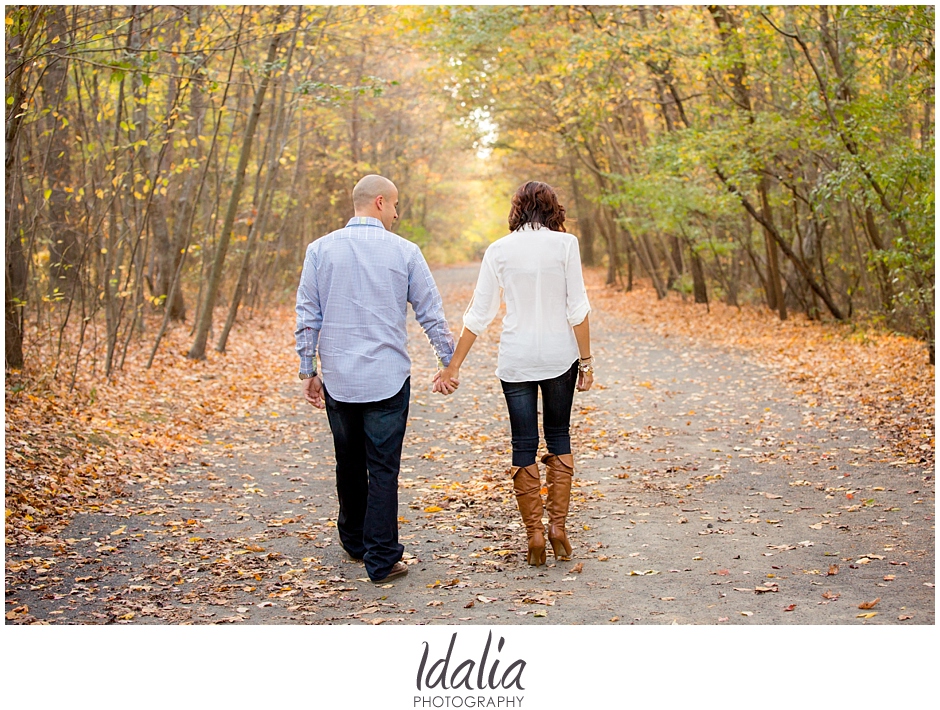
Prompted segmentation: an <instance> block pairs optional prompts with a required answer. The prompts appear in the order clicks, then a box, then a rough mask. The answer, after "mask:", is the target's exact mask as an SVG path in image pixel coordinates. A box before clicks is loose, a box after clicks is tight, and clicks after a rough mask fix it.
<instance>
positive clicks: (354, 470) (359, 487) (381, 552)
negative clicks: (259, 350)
mask: <svg viewBox="0 0 940 710" xmlns="http://www.w3.org/2000/svg"><path fill="white" fill-rule="evenodd" d="M324 392H326V388H325V387H324ZM410 397H411V378H408V379H406V380H405V384H404V385H402V388H401V389H400V390H399V391H398V394H396V395H393V396H391V397H389V398H388V399H383V400H381V401H379V402H364V403H357V402H338V401H337V400H335V399H333V398H332V397H330V395H329V393H328V392H326V416H327V419H329V422H330V430H331V431H332V432H333V446H334V448H335V450H336V492H337V494H338V496H339V517H338V518H337V520H336V528H337V530H338V531H339V539H340V542H341V543H342V545H343V547H344V548H345V549H346V551H347V552H348V553H349V554H350V555H352V556H353V557H357V558H360V559H362V560H363V561H364V562H365V565H366V572H368V573H369V577H370V578H371V579H382V578H384V577H385V576H386V575H388V573H389V570H391V569H392V566H393V565H394V564H395V563H396V562H398V561H399V560H400V559H401V556H402V553H404V551H405V548H404V546H402V545H401V544H400V543H399V542H398V470H399V468H400V467H401V447H402V441H403V440H404V438H405V425H406V424H407V422H408V401H409V398H410Z"/></svg>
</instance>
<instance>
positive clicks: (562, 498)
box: [542, 454, 574, 560]
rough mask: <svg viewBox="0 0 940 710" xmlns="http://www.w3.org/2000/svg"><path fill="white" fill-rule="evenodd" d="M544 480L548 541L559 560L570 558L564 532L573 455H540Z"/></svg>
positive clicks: (569, 496)
mask: <svg viewBox="0 0 940 710" xmlns="http://www.w3.org/2000/svg"><path fill="white" fill-rule="evenodd" d="M542 463H544V464H545V480H546V482H547V483H548V500H547V501H546V505H545V507H546V508H548V541H549V542H550V543H551V544H552V552H554V553H555V558H556V559H559V560H570V559H571V543H570V542H568V534H567V533H566V532H565V519H566V518H567V517H568V504H569V502H570V501H571V478H572V476H573V475H574V457H572V455H571V454H559V455H557V456H556V455H555V454H548V455H547V456H543V457H542Z"/></svg>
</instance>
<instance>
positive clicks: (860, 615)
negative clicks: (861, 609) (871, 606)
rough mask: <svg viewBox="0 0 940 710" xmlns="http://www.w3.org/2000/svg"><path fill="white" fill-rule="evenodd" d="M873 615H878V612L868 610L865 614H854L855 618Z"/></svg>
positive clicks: (869, 617)
mask: <svg viewBox="0 0 940 710" xmlns="http://www.w3.org/2000/svg"><path fill="white" fill-rule="evenodd" d="M875 616H878V612H877V611H870V612H868V613H867V614H856V615H855V618H856V619H871V618H873V617H875Z"/></svg>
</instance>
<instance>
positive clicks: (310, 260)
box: [294, 217, 454, 402]
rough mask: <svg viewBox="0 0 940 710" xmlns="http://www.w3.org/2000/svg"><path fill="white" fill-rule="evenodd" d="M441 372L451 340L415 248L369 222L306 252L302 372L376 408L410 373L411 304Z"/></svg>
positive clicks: (343, 397) (300, 309)
mask: <svg viewBox="0 0 940 710" xmlns="http://www.w3.org/2000/svg"><path fill="white" fill-rule="evenodd" d="M409 303H410V304H411V305H412V307H413V308H414V312H415V319H416V320H417V321H418V323H420V324H421V327H422V328H424V332H425V333H426V334H427V336H428V340H429V341H430V342H431V346H432V347H433V348H434V351H435V352H436V353H437V357H438V358H439V359H440V361H441V362H443V363H444V365H447V364H449V363H450V358H451V356H452V355H453V354H454V337H453V335H451V332H450V328H449V327H448V325H447V321H446V320H445V318H444V306H443V303H442V302H441V295H440V293H439V292H438V290H437V285H436V284H435V283H434V278H433V277H432V276H431V270H430V269H429V268H428V264H427V262H426V261H425V260H424V255H423V254H422V253H421V250H420V249H419V248H418V246H417V245H416V244H413V243H412V242H409V241H408V240H406V239H402V238H401V237H399V236H398V235H396V234H392V233H391V232H388V231H386V230H385V228H384V227H383V226H382V223H381V222H380V221H379V220H377V219H376V218H374V217H353V218H352V219H351V220H349V222H348V223H347V224H346V226H345V227H344V228H343V229H339V230H337V231H335V232H331V233H330V234H327V235H326V236H325V237H321V238H320V239H318V240H316V241H315V242H313V243H311V244H310V246H308V247H307V256H306V258H305V259H304V269H303V273H302V274H301V276H300V286H299V288H298V289H297V328H296V330H295V331H294V335H295V336H296V338H297V353H298V354H299V355H300V371H301V372H302V373H305V374H309V373H311V372H313V371H314V370H315V369H316V360H315V359H314V358H315V355H316V353H317V352H319V355H320V376H321V377H322V378H323V384H324V385H325V387H326V389H327V391H328V392H329V393H330V396H331V397H333V398H334V399H336V400H339V401H340V402H378V401H380V400H383V399H388V398H389V397H391V396H392V395H394V394H396V393H397V392H398V391H399V390H400V389H401V387H402V385H403V384H404V383H405V379H406V378H407V377H408V376H409V375H410V374H411V358H409V357H408V348H407V342H408V333H407V330H406V321H407V315H408V304H409Z"/></svg>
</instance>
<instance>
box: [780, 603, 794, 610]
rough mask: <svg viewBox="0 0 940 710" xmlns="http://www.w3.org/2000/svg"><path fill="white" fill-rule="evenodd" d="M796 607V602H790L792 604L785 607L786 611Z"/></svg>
mask: <svg viewBox="0 0 940 710" xmlns="http://www.w3.org/2000/svg"><path fill="white" fill-rule="evenodd" d="M794 609H796V604H790V606H785V607H783V610H784V611H793V610H794Z"/></svg>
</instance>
